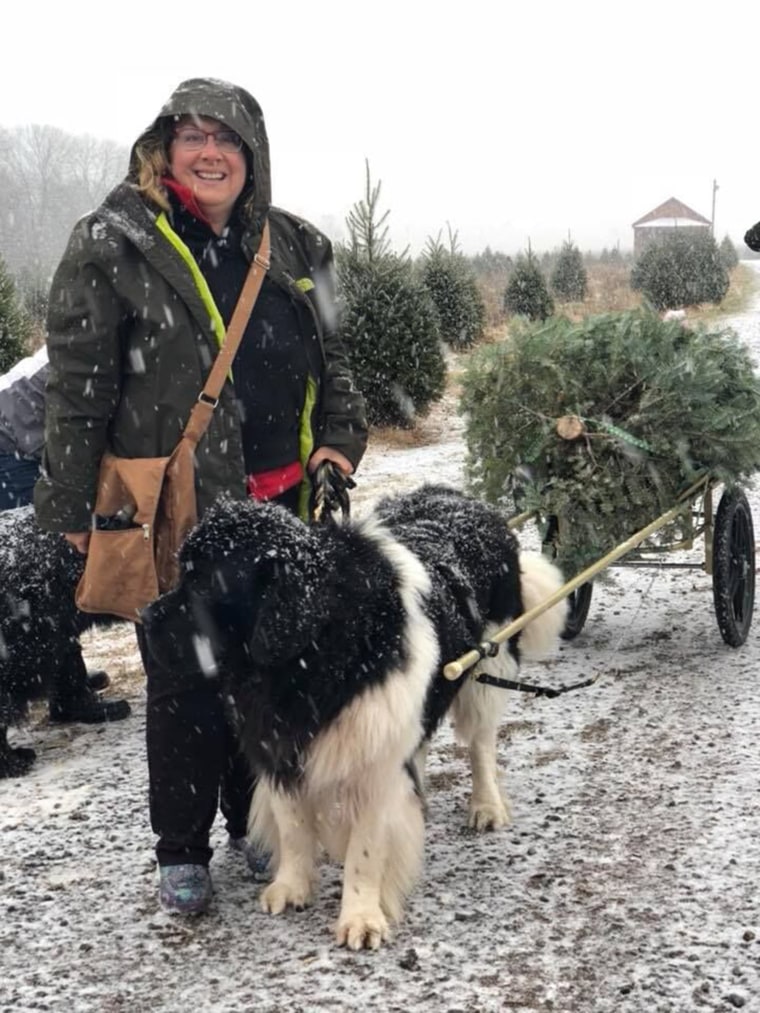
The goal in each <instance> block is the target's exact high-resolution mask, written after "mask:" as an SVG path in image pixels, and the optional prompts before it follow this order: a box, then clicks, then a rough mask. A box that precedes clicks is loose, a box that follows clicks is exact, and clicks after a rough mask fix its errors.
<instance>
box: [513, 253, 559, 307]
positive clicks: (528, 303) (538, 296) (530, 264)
mask: <svg viewBox="0 0 760 1013" xmlns="http://www.w3.org/2000/svg"><path fill="white" fill-rule="evenodd" d="M504 309H505V310H506V311H507V312H508V313H514V314H519V315H520V316H524V317H528V319H529V320H546V318H547V317H550V316H551V315H552V313H553V312H554V302H553V300H552V297H551V296H550V295H549V290H548V289H547V287H546V280H545V278H544V276H543V274H542V273H541V269H540V267H539V266H538V261H537V260H536V258H535V255H534V254H533V253H532V251H531V249H530V247H528V251H527V253H526V254H525V255H522V254H520V255H519V256H518V258H517V263H516V264H515V269H514V271H513V272H512V276H511V278H510V279H509V282H508V284H507V287H506V289H505V291H504Z"/></svg>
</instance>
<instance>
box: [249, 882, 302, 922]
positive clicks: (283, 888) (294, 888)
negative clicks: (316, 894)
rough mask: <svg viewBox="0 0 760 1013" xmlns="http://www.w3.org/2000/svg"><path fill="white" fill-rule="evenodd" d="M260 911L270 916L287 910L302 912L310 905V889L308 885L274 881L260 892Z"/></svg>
mask: <svg viewBox="0 0 760 1013" xmlns="http://www.w3.org/2000/svg"><path fill="white" fill-rule="evenodd" d="M259 903H260V904H261V910H262V911H265V912H266V913H267V914H270V915H279V914H282V912H283V911H284V910H285V909H286V908H288V907H292V908H295V909H296V911H303V909H304V908H305V907H308V906H309V904H310V903H311V889H310V888H309V884H308V883H288V882H286V881H285V880H280V879H275V881H274V882H273V883H270V884H269V886H267V887H265V888H264V889H263V890H262V891H261V896H260V898H259Z"/></svg>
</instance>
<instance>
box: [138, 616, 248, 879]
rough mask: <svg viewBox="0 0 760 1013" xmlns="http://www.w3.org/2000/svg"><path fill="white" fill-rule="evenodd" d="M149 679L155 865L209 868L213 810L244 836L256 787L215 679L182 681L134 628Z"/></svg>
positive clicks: (236, 833)
mask: <svg viewBox="0 0 760 1013" xmlns="http://www.w3.org/2000/svg"><path fill="white" fill-rule="evenodd" d="M137 640H138V643H139V645H140V653H141V654H142V659H143V665H144V666H145V673H146V675H147V678H148V706H147V728H146V734H147V746H148V774H149V779H150V795H149V800H150V821H151V826H152V827H153V832H154V833H156V834H158V843H157V845H156V855H157V857H158V863H159V865H182V864H184V863H190V864H193V865H208V863H209V860H210V858H211V853H212V852H211V848H210V847H209V833H210V831H211V827H212V824H213V822H214V818H215V817H216V812H217V808H219V809H221V811H222V815H223V816H224V818H225V820H226V828H227V832H228V833H229V834H230V836H231V837H243V836H244V834H245V832H246V824H247V820H248V810H249V808H250V805H251V797H252V795H253V786H254V781H253V777H252V776H251V773H250V770H249V768H248V764H247V762H246V760H245V757H244V756H243V755H242V753H241V752H240V749H239V747H238V743H237V741H236V738H235V734H234V732H233V729H232V727H231V725H230V723H229V721H228V719H227V716H226V714H225V708H224V700H223V691H222V686H221V683H220V680H219V679H207V678H206V677H204V676H199V677H198V676H196V677H192V678H188V679H187V680H186V684H185V685H183V686H181V687H178V685H177V682H178V678H179V677H181V673H177V672H174V671H171V670H168V669H165V668H163V667H162V666H161V665H159V664H158V662H157V661H156V660H155V658H153V657H152V655H151V654H150V652H149V650H148V647H147V644H146V641H145V634H144V633H143V630H142V628H141V627H138V628H137Z"/></svg>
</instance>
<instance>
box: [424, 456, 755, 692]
mask: <svg viewBox="0 0 760 1013" xmlns="http://www.w3.org/2000/svg"><path fill="white" fill-rule="evenodd" d="M721 486H722V483H721V482H720V481H719V480H718V479H716V478H715V477H714V476H712V475H710V474H705V475H703V476H702V477H700V478H699V479H698V480H696V481H695V482H693V483H692V484H691V485H690V486H689V487H688V488H687V489H685V490H684V491H683V493H682V494H681V495H680V496H679V497H678V499H677V501H676V503H675V504H674V505H673V506H672V507H671V508H670V509H669V510H667V511H666V512H665V513H663V514H661V515H660V516H659V517H657V518H656V519H655V520H653V521H652V522H651V523H650V524H647V525H646V526H645V527H643V528H642V529H641V530H639V531H637V532H636V533H635V534H633V535H631V536H630V537H629V538H626V539H625V541H623V542H621V543H620V544H619V545H617V546H616V547H615V548H614V549H612V550H611V551H610V552H608V553H607V554H606V555H605V556H604V557H602V558H601V559H599V560H597V561H596V562H594V563H592V564H591V565H590V566H587V567H586V568H585V569H584V570H582V571H581V572H580V573H578V574H576V576H575V577H573V578H572V579H571V580H569V581H567V582H566V583H565V584H564V585H563V586H562V587H561V588H560V589H559V590H558V591H556V592H555V593H554V594H553V595H551V596H550V597H549V598H547V599H546V600H545V601H543V602H541V603H539V604H538V605H536V606H535V607H534V608H532V609H530V610H529V611H527V612H525V613H523V615H521V616H519V617H518V618H517V619H515V620H514V621H513V622H511V623H510V624H509V625H508V626H505V627H504V628H503V629H501V630H499V631H498V632H497V633H495V634H494V635H493V636H492V637H491V638H490V640H488V641H487V642H486V643H484V644H480V645H479V646H478V647H477V648H473V649H472V650H470V651H468V652H467V653H466V654H463V655H462V656H461V657H460V658H457V659H456V660H455V661H452V662H450V663H449V664H447V665H446V666H445V667H444V675H445V676H446V678H448V679H457V678H459V676H460V675H461V674H462V673H463V672H464V671H466V670H467V669H468V668H472V667H473V666H474V665H476V664H477V662H478V661H480V659H481V658H483V657H485V656H487V655H488V654H492V653H493V652H494V650H495V649H496V648H497V647H498V645H499V644H502V643H504V642H505V641H507V640H509V639H510V638H511V637H513V636H515V635H516V634H517V633H519V631H520V630H521V629H522V628H523V627H524V626H526V625H527V624H528V623H529V622H531V620H533V619H535V618H536V616H539V615H541V613H543V612H545V611H546V610H547V609H549V608H551V607H552V606H553V605H556V604H557V602H559V601H561V600H562V599H563V598H566V599H568V617H567V622H566V625H565V629H564V631H563V634H562V636H563V638H564V639H565V640H572V639H573V638H574V637H576V636H577V635H578V634H579V633H580V632H581V630H582V629H583V626H584V624H585V622H586V619H587V617H588V613H589V607H590V604H591V596H592V589H593V580H594V577H596V576H597V574H599V573H601V572H602V570H605V569H607V568H608V567H610V566H613V565H619V566H634V567H658V568H671V569H676V568H679V569H701V570H702V571H703V572H704V573H706V574H708V575H710V576H712V586H713V603H714V607H715V617H716V619H717V622H718V628H719V630H720V633H721V636H722V637H723V640H724V641H725V642H726V643H727V644H728V645H729V646H731V647H740V646H741V645H742V644H743V643H744V642H745V640H746V639H747V635H748V634H749V630H750V626H751V624H752V613H753V609H754V602H755V535H754V527H753V523H752V512H751V510H750V505H749V503H748V501H747V497H746V496H745V495H744V493H743V492H742V491H741V489H739V488H738V487H736V486H734V487H724V488H723V491H722V494H721V496H720V499H719V501H718V506H717V510H714V507H713V504H714V500H715V492H716V490H717V489H719V488H720V487H721ZM531 520H537V521H538V522H539V523H542V527H543V529H544V535H543V549H544V551H545V552H547V553H548V554H550V555H552V556H556V553H557V544H558V539H561V533H562V519H561V518H556V517H551V516H550V517H546V518H541V517H540V516H539V515H538V514H537V513H536V512H534V511H526V512H524V513H521V514H518V515H517V516H515V517H513V518H512V519H511V520H510V521H509V522H508V526H509V527H510V528H511V529H512V530H519V529H520V528H521V527H523V526H524V525H525V524H526V523H528V522H529V521H531ZM676 523H677V524H678V528H679V531H680V533H681V536H682V537H681V538H680V539H679V540H678V541H677V542H668V543H660V542H657V543H656V544H655V543H654V542H653V536H654V535H656V534H657V533H658V532H660V531H662V529H664V528H666V527H667V526H668V525H675V524H676ZM700 539H703V541H704V555H703V558H702V559H701V560H700V561H694V562H691V561H680V560H679V561H678V562H668V561H666V559H665V558H664V557H665V554H667V553H669V552H676V551H679V550H684V551H687V550H691V549H693V548H694V546H695V544H696V543H697V541H698V540H700Z"/></svg>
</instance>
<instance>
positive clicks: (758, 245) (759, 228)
mask: <svg viewBox="0 0 760 1013" xmlns="http://www.w3.org/2000/svg"><path fill="white" fill-rule="evenodd" d="M744 242H745V243H746V244H747V246H748V247H749V248H750V250H752V251H753V252H754V253H760V222H757V223H756V224H755V225H753V226H752V228H751V229H747V231H746V232H745V234H744Z"/></svg>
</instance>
